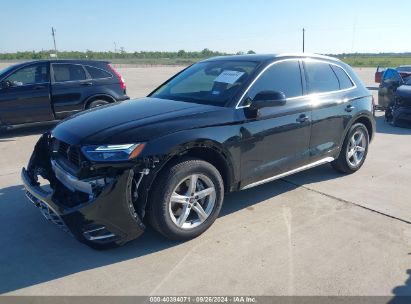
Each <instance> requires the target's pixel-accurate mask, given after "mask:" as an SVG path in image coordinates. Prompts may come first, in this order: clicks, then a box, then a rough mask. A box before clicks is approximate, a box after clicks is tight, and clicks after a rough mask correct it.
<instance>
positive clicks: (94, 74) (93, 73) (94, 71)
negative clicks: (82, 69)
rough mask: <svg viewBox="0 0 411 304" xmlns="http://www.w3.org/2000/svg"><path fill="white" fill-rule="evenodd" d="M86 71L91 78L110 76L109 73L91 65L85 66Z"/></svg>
mask: <svg viewBox="0 0 411 304" xmlns="http://www.w3.org/2000/svg"><path fill="white" fill-rule="evenodd" d="M86 70H87V72H88V73H89V74H90V76H91V78H93V79H102V78H110V77H111V74H110V73H108V72H106V71H103V70H102V69H99V68H93V67H91V66H86Z"/></svg>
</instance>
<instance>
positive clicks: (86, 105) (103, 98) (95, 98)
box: [84, 94, 116, 110]
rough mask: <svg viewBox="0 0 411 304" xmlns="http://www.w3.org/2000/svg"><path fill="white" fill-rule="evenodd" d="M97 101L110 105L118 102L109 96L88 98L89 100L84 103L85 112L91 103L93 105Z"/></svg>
mask: <svg viewBox="0 0 411 304" xmlns="http://www.w3.org/2000/svg"><path fill="white" fill-rule="evenodd" d="M95 100H105V101H107V102H109V103H113V102H115V101H116V100H115V98H114V97H113V96H111V95H109V94H95V95H92V96H89V97H87V99H86V100H85V101H84V110H85V109H87V108H88V106H89V105H90V103H92V102H93V101H95Z"/></svg>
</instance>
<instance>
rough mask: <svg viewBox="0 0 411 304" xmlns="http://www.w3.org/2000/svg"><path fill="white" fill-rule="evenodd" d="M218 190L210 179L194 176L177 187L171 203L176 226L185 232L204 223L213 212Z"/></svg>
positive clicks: (171, 213) (170, 210)
mask: <svg viewBox="0 0 411 304" xmlns="http://www.w3.org/2000/svg"><path fill="white" fill-rule="evenodd" d="M215 201H216V190H215V186H214V183H213V182H212V181H211V179H210V178H208V177H207V176H205V175H203V174H192V175H190V176H188V177H186V178H184V179H183V180H181V181H180V182H179V183H178V184H177V187H175V189H174V191H173V193H172V195H171V197H170V201H169V214H170V217H171V219H172V221H173V222H174V224H175V225H176V226H177V227H179V228H181V229H185V230H189V229H193V228H195V227H197V226H199V225H201V224H202V223H204V222H205V221H206V220H207V218H208V217H209V216H210V214H211V213H212V212H213V209H214V205H215Z"/></svg>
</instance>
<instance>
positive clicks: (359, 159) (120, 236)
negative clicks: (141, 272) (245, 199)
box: [22, 54, 375, 247]
mask: <svg viewBox="0 0 411 304" xmlns="http://www.w3.org/2000/svg"><path fill="white" fill-rule="evenodd" d="M372 110H373V101H372V97H371V94H370V92H369V91H368V90H367V89H366V88H365V87H364V85H363V84H362V83H361V81H360V80H359V79H358V77H357V76H356V75H355V73H354V72H353V70H352V69H351V68H350V67H349V66H348V65H346V64H344V63H343V62H341V61H338V60H336V59H333V58H330V57H324V56H319V55H311V56H309V55H306V54H299V55H246V56H231V57H219V58H213V59H209V60H206V61H203V62H200V63H197V64H194V65H192V66H190V67H188V68H187V69H185V70H183V71H182V72H180V73H179V74H177V75H176V76H174V77H173V78H171V79H170V80H168V81H167V82H165V83H164V84H163V85H161V86H160V87H159V88H157V89H156V90H155V91H154V92H152V93H151V94H150V95H149V96H148V97H146V98H142V99H140V100H132V101H130V102H126V103H120V104H116V105H112V106H107V107H103V108H100V109H96V110H94V111H88V112H85V113H81V114H79V115H76V116H75V117H72V118H70V119H68V120H66V121H64V122H62V123H60V124H59V125H57V126H56V128H55V129H54V130H52V132H51V133H46V134H44V135H43V136H42V137H41V138H40V140H39V141H38V143H37V144H36V147H35V149H34V152H33V155H32V157H31V159H30V162H29V164H28V167H27V170H26V169H23V170H22V179H23V182H24V185H25V187H26V189H27V196H28V197H29V199H30V200H31V201H32V202H33V203H34V205H36V206H37V207H39V208H40V209H41V211H42V212H43V214H44V215H45V216H46V218H48V219H49V220H51V221H52V222H54V223H56V224H58V225H59V226H61V227H63V228H64V229H67V230H69V231H70V232H71V233H72V234H73V235H74V236H75V237H76V238H78V239H79V240H80V241H82V242H85V243H87V244H88V245H90V246H93V247H100V246H103V247H104V246H106V245H108V244H109V245H112V244H117V245H120V244H123V243H125V242H127V241H130V240H132V239H135V238H136V237H138V236H139V235H140V234H141V233H143V230H144V228H145V223H150V224H151V225H152V226H153V227H154V228H155V229H156V230H157V231H158V232H160V233H162V234H163V235H164V236H166V237H168V238H171V239H178V240H186V239H190V238H193V237H196V236H198V235H199V234H201V233H203V232H204V231H205V230H206V229H207V228H208V227H210V225H211V224H212V223H213V222H214V220H215V219H216V218H217V216H218V214H219V212H220V209H221V206H222V202H223V198H224V193H226V192H230V191H237V190H241V189H247V188H251V187H254V186H257V185H260V184H263V183H266V182H269V181H272V180H275V179H278V178H281V177H283V176H286V175H289V174H292V173H295V172H298V171H301V170H305V169H308V168H311V167H314V166H318V165H321V164H325V163H331V165H332V166H333V167H334V168H335V169H337V170H339V171H341V172H345V173H353V172H355V171H357V170H358V169H359V168H360V167H361V166H362V165H363V163H364V161H365V158H366V156H367V151H368V145H369V142H370V140H371V139H372V137H373V135H374V129H375V121H374V118H373V114H372ZM38 176H42V177H43V178H45V179H47V180H48V181H49V182H50V188H51V190H45V189H44V187H42V186H41V184H40V183H39V182H38ZM50 188H48V189H50Z"/></svg>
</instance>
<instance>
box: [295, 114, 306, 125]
mask: <svg viewBox="0 0 411 304" xmlns="http://www.w3.org/2000/svg"><path fill="white" fill-rule="evenodd" d="M308 119H309V118H308V116H307V115H305V114H301V115H300V116H298V118H297V122H299V123H303V122H306V121H307V120H308Z"/></svg>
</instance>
